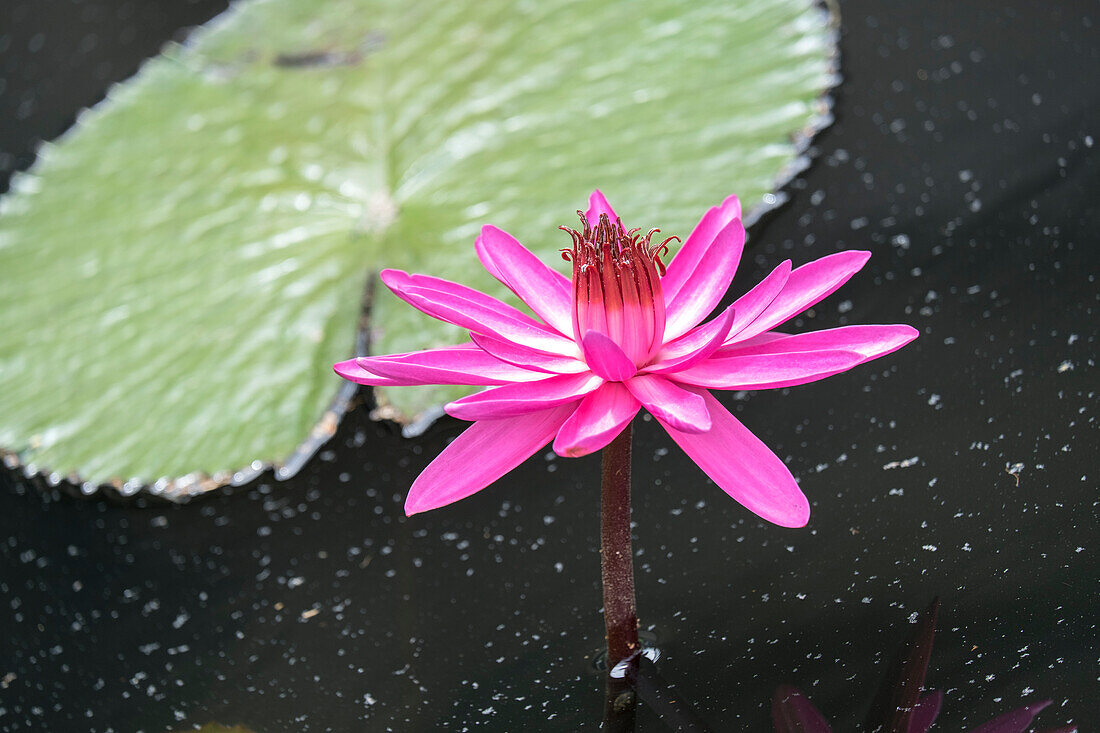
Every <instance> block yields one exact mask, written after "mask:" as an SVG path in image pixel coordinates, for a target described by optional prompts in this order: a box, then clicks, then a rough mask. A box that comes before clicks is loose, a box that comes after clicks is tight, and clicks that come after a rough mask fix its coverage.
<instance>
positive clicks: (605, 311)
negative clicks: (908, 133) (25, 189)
mask: <svg viewBox="0 0 1100 733" xmlns="http://www.w3.org/2000/svg"><path fill="white" fill-rule="evenodd" d="M578 214H580V216H581V228H580V229H579V230H572V229H567V230H566V231H567V232H568V233H569V235H570V236H571V237H572V240H573V241H572V247H571V248H570V249H568V250H565V251H563V255H564V256H565V257H566V259H567V260H569V261H571V263H572V270H573V274H572V278H567V277H565V276H564V275H562V274H561V273H559V272H557V271H556V270H554V269H552V268H551V267H549V266H548V265H547V264H545V263H543V262H542V261H541V260H539V259H538V258H537V257H536V256H535V255H534V254H532V253H531V252H530V251H529V250H528V249H526V248H525V247H524V246H523V245H521V244H520V243H519V242H518V241H517V240H516V239H515V238H513V237H512V236H511V235H509V234H507V233H506V232H504V231H502V230H500V229H498V228H496V227H493V226H486V227H484V228H483V229H482V231H481V236H479V237H478V238H477V242H476V244H475V249H476V251H477V255H478V257H479V258H480V260H481V263H482V264H483V265H484V266H485V268H486V269H487V270H488V271H489V272H490V273H491V274H492V275H493V276H494V277H495V278H496V279H497V280H499V281H500V282H501V283H503V284H504V285H505V286H506V287H508V288H509V289H510V290H511V291H512V292H513V293H515V294H516V295H517V296H518V297H519V298H520V300H522V301H523V302H524V303H526V304H527V306H528V307H529V308H530V309H531V311H532V312H533V313H534V317H532V316H531V315H528V314H527V313H524V312H522V311H520V310H518V309H516V308H513V307H512V306H510V305H507V304H506V303H503V302H501V301H500V300H497V299H496V298H493V297H491V296H489V295H486V294H484V293H481V292H479V291H477V290H473V289H471V288H468V287H466V286H464V285H460V284H458V283H454V282H449V281H447V280H442V279H439V278H436V277H430V276H428V275H416V274H408V273H405V272H402V271H399V270H385V271H383V272H382V273H381V278H382V281H383V282H384V283H385V284H386V285H387V286H388V287H389V288H390V289H391V290H392V291H393V292H394V293H395V294H396V295H397V296H398V297H399V298H401V299H402V300H404V301H405V302H407V303H409V304H410V305H412V306H413V307H414V308H417V309H419V310H421V311H423V312H424V313H426V314H428V315H430V316H432V317H434V318H438V319H440V320H442V321H446V322H447V323H452V324H454V325H457V326H460V327H461V328H464V329H467V330H468V331H469V332H470V339H471V341H470V343H467V344H463V345H460V346H451V347H445V348H439V349H430V350H427V351H418V352H412V353H407V354H392V355H388V356H373V357H362V358H357V359H351V360H348V361H343V362H340V363H338V364H336V365H335V369H336V372H337V373H338V374H340V375H341V376H343V377H345V378H347V379H350V380H352V381H354V382H358V383H360V384H365V385H373V386H387V387H388V386H400V385H422V384H462V385H480V386H485V387H488V389H486V390H484V391H481V392H478V393H476V394H473V395H470V396H468V397H463V398H462V399H459V400H455V401H454V402H451V403H450V404H448V405H446V406H445V408H444V409H445V410H446V412H447V413H448V414H450V415H452V416H454V417H456V418H459V419H461V420H472V421H474V424H473V425H472V426H471V427H470V428H468V429H467V430H466V431H465V432H464V433H462V434H461V435H460V436H459V437H458V438H457V439H455V440H454V441H453V442H452V443H451V444H450V445H449V446H448V447H447V448H446V449H445V450H444V451H443V452H442V453H440V454H439V456H438V457H437V458H436V459H435V460H434V461H432V462H431V463H430V464H429V465H428V467H427V468H425V469H424V471H423V472H422V473H421V474H420V476H419V477H418V478H417V479H416V480H415V482H414V483H413V485H412V487H411V489H410V490H409V495H408V498H407V500H406V502H405V512H406V513H407V514H409V515H412V514H415V513H417V512H422V511H426V510H429V509H434V508H437V507H441V506H444V505H446V504H450V503H452V502H455V501H458V500H459V499H463V498H465V497H467V496H470V495H471V494H473V493H475V492H477V491H480V490H481V489H483V488H485V487H486V486H488V485H489V484H491V483H492V482H493V481H495V480H496V479H498V478H500V477H501V476H503V475H504V474H505V473H507V472H508V471H510V470H512V469H513V468H515V467H516V466H518V465H519V464H520V463H522V462H523V461H524V460H526V459H527V458H528V457H530V456H531V455H533V454H534V453H535V452H537V451H538V450H539V449H541V448H543V447H544V446H545V445H546V444H547V443H550V442H551V441H552V442H553V450H554V452H555V453H557V454H558V455H560V456H583V455H586V454H588V453H592V452H594V451H597V450H600V449H601V448H603V447H604V446H606V445H607V444H608V443H610V442H611V440H613V439H614V438H615V436H617V435H618V434H619V432H620V431H622V430H623V428H624V427H625V426H626V425H628V424H629V423H630V421H631V420H632V419H633V418H634V416H635V415H636V414H637V413H638V411H639V410H640V409H641V408H645V409H646V410H647V411H649V413H650V414H651V415H653V417H654V418H656V420H657V422H658V423H659V424H660V425H661V426H662V427H663V428H664V429H665V430H666V431H668V434H669V435H670V436H671V437H672V439H673V440H674V441H675V442H676V443H677V444H679V446H680V447H681V448H682V449H683V450H684V452H685V453H687V454H688V456H690V457H691V458H692V460H694V461H695V463H697V464H698V465H699V467H700V468H701V469H702V470H703V471H704V472H705V473H706V474H707V475H708V476H710V478H711V479H713V480H714V482H715V483H716V484H717V485H718V486H719V487H720V488H721V489H722V490H723V491H725V492H726V493H727V494H729V495H730V496H731V497H733V498H734V499H735V500H737V501H738V502H740V503H741V504H743V505H744V506H745V507H746V508H748V509H749V510H751V511H752V512H755V513H756V514H758V515H759V516H761V517H763V518H764V519H766V520H768V521H770V522H774V523H775V524H778V525H781V526H785V527H801V526H803V525H805V524H806V522H807V521H808V520H809V513H810V509H809V502H808V501H807V500H806V497H805V496H804V495H803V493H802V491H801V490H800V489H799V487H798V484H797V483H796V482H795V480H794V478H793V477H792V476H791V473H790V471H789V470H787V467H786V466H785V465H784V464H783V461H781V460H780V459H779V458H778V457H777V456H776V455H775V454H774V453H772V451H771V450H769V449H768V448H767V446H765V445H764V443H762V442H761V441H760V440H759V439H758V438H757V437H756V436H755V435H753V434H752V433H751V432H750V431H749V430H748V429H747V428H746V427H745V426H744V425H742V424H741V422H740V421H738V420H737V418H735V417H734V416H733V415H731V414H730V412H729V411H728V410H727V409H726V408H725V407H723V406H722V404H721V403H720V402H719V401H718V400H717V399H715V397H714V396H713V395H712V394H711V390H714V389H718V390H751V389H773V388H777V387H789V386H792V385H797V384H804V383H806V382H812V381H815V380H818V379H823V378H824V377H827V376H830V375H833V374H837V373H839V372H843V371H845V370H848V369H851V368H852V367H854V366H856V365H857V364H861V363H863V362H865V361H868V360H869V359H874V358H876V357H879V356H882V355H884V354H888V353H890V352H892V351H894V350H896V349H899V348H901V347H902V346H904V345H905V344H906V343H908V342H909V341H911V340H912V339H914V338H915V337H916V335H917V332H916V330H914V329H913V328H911V327H910V326H905V325H881V326H879V325H874V326H872V325H860V326H845V327H842V328H834V329H830V330H826V331H815V332H811V333H801V334H795V335H789V334H786V333H780V332H778V331H775V330H773V329H774V328H775V327H776V326H779V325H781V324H782V323H784V322H786V321H788V320H790V319H791V318H793V317H794V316H796V315H798V314H799V313H801V312H803V311H804V310H806V309H807V308H809V307H811V306H813V305H814V304H815V303H817V302H818V301H820V300H821V299H822V298H824V297H826V296H827V295H829V294H830V293H832V292H833V291H834V290H836V289H837V288H839V287H840V286H841V285H843V284H844V283H845V282H846V281H847V280H848V278H850V277H851V276H852V275H853V274H854V273H855V272H857V271H858V270H859V269H860V268H861V267H862V266H863V264H864V263H865V262H866V261H867V258H868V257H870V253H869V252H861V251H847V252H838V253H836V254H832V255H828V256H826V257H823V258H821V259H819V260H816V261H814V262H810V263H809V264H806V265H802V266H801V267H798V268H795V269H792V268H791V263H790V261H786V262H783V263H781V264H780V265H779V266H778V267H777V268H775V270H774V271H773V272H772V273H771V274H770V275H768V276H767V277H765V278H764V279H763V280H762V281H761V282H760V283H759V284H758V285H756V286H755V287H754V288H752V289H751V290H750V291H749V292H747V293H746V294H745V295H743V296H741V297H740V298H738V299H737V300H736V301H735V302H734V303H733V305H732V306H730V307H728V308H726V309H725V310H724V311H722V312H721V313H720V314H719V315H718V316H717V317H715V318H713V319H712V320H709V321H707V322H705V323H702V324H701V325H699V324H700V322H701V321H703V319H704V318H706V317H707V316H708V315H709V314H710V313H711V311H712V310H714V308H715V307H716V306H718V304H719V303H720V302H721V300H722V298H723V296H724V295H725V292H726V289H727V288H728V287H729V284H730V281H731V280H732V278H733V276H734V273H735V271H736V270H737V264H738V262H739V260H740V259H741V253H742V249H743V247H744V243H745V228H744V226H743V225H742V223H741V205H740V203H739V202H738V200H737V198H736V197H735V196H730V197H729V198H727V199H726V200H725V201H723V202H722V204H721V205H719V206H715V207H713V208H711V209H710V210H709V211H707V213H706V214H705V215H704V216H703V218H702V220H701V221H700V222H699V223H698V224H697V225H696V227H695V229H694V230H693V231H692V233H691V235H690V236H689V237H688V238H687V240H686V241H684V243H683V246H682V247H681V248H680V251H679V252H678V253H677V254H676V256H675V257H673V258H672V260H671V261H670V262H669V263H668V267H667V269H666V268H665V266H664V264H663V261H662V256H663V255H664V254H665V252H667V246H666V245H667V242H668V240H665V242H661V243H657V242H655V241H652V237H653V235H654V234H655V233H656V231H657V230H651V231H650V232H649V233H648V234H645V235H642V234H640V230H637V229H626V228H625V227H624V226H623V224H622V222H621V220H620V219H619V217H618V216H616V214H615V212H614V210H613V209H612V208H611V205H610V204H609V203H608V202H607V199H606V198H605V197H604V195H603V194H602V193H600V192H599V191H595V192H593V193H592V195H591V196H590V197H589V205H588V210H587V211H586V212H583V213H582V212H578ZM563 229H564V227H563Z"/></svg>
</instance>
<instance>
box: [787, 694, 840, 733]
mask: <svg viewBox="0 0 1100 733" xmlns="http://www.w3.org/2000/svg"><path fill="white" fill-rule="evenodd" d="M772 726H773V728H774V729H775V733H832V728H830V727H829V723H828V722H826V720H825V718H824V717H823V716H822V715H821V713H819V712H818V711H817V708H815V707H814V706H813V703H811V702H810V699H809V698H808V697H806V696H805V695H804V694H802V691H801V690H799V689H798V688H796V687H792V686H790V685H780V686H779V688H778V689H777V690H776V691H775V694H774V695H773V696H772Z"/></svg>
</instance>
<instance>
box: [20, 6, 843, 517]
mask: <svg viewBox="0 0 1100 733" xmlns="http://www.w3.org/2000/svg"><path fill="white" fill-rule="evenodd" d="M818 8H819V11H820V12H821V13H822V14H823V16H824V22H825V25H826V28H827V31H826V32H827V37H828V41H829V47H830V52H829V55H828V58H827V62H828V69H827V72H826V75H825V78H826V83H825V85H824V87H823V88H822V90H821V92H820V93H819V95H818V97H817V99H816V100H815V102H814V107H815V109H814V114H813V116H812V117H811V118H810V121H809V122H808V123H807V124H806V125H805V126H804V127H803V128H802V129H800V130H798V131H796V132H795V133H793V134H792V136H791V142H792V144H793V145H794V149H795V152H794V157H793V158H792V159H791V160H790V162H789V163H787V164H786V165H785V166H783V168H782V169H781V170H780V171H779V173H778V174H776V177H775V182H774V184H773V186H772V189H773V192H772V193H767V194H765V195H764V198H763V199H762V200H760V201H758V202H756V203H755V204H754V205H753V206H752V208H751V209H750V210H749V212H748V213H747V214H746V215H745V216H744V223H745V227H746V228H750V227H753V226H754V225H755V224H757V222H759V221H760V220H761V219H763V218H764V217H765V215H768V214H772V213H774V212H776V211H778V210H779V209H780V208H781V207H782V206H783V205H784V204H786V203H787V202H788V201H789V200H790V195H789V194H788V193H787V191H786V189H788V188H789V187H790V185H791V183H792V182H793V181H794V180H795V179H796V178H797V177H798V175H799V174H800V173H802V172H803V171H805V170H806V169H807V168H809V166H810V164H811V163H812V162H813V160H814V158H815V157H817V151H815V150H814V149H813V147H812V143H813V141H814V139H815V138H816V137H817V135H819V134H820V133H821V132H823V131H824V130H825V129H827V128H828V127H829V126H830V125H831V124H832V123H833V121H834V120H835V115H834V114H833V108H834V103H835V100H834V98H833V91H834V90H835V89H836V88H837V86H838V85H839V84H840V82H841V79H842V76H841V71H840V68H841V56H840V8H839V6H838V5H837V2H836V0H821V2H820V3H819V4H818ZM226 15H228V13H222V14H220V15H219V16H218V17H216V18H214V19H213V20H212V21H211V23H210V24H207V26H210V25H212V24H216V23H218V22H219V21H221V20H222V19H223V17H224V16H226ZM194 30H196V31H198V30H200V28H196V29H194ZM195 35H196V34H195V33H194V32H192V33H189V34H188V37H187V39H186V40H184V41H183V43H181V44H180V45H186V44H187V43H190V42H193V40H194V37H195ZM109 99H110V93H108V94H107V95H106V97H105V98H104V99H103V100H102V101H101V102H100V104H103V103H105V102H107V101H109ZM66 132H67V131H66ZM65 134H66V133H63V134H62V137H64V135H65ZM16 177H18V174H16V176H14V177H13V180H12V183H13V186H14V183H15V178H16ZM750 241H751V237H750ZM377 282H378V275H377V272H375V271H372V272H371V273H370V274H369V275H368V277H367V282H366V284H365V286H364V289H363V297H362V301H361V307H360V313H359V321H358V323H357V325H356V334H355V349H354V356H367V355H368V354H369V349H370V310H371V303H372V300H373V295H374V287H375V285H376V283H377ZM364 393H367V394H368V400H367V401H369V402H370V403H371V408H370V410H371V411H370V418H371V419H372V420H374V421H375V422H389V423H391V424H393V425H394V426H395V427H397V428H399V429H400V431H401V434H402V436H404V437H405V438H415V437H417V436H419V435H422V434H423V433H424V432H426V431H427V430H428V429H429V428H430V427H431V426H432V425H434V424H435V423H436V421H438V420H439V418H441V417H443V416H444V415H445V413H444V411H443V407H442V406H441V405H440V406H436V407H432V408H429V409H427V410H424V411H422V412H420V413H419V414H417V415H415V416H413V417H412V418H409V417H408V416H406V415H404V414H402V413H401V412H399V411H398V410H396V409H394V408H393V407H391V406H390V405H389V404H388V403H387V401H386V400H385V398H384V397H383V398H382V399H381V400H380V399H379V397H380V396H381V395H380V394H379V393H378V392H377V391H376V390H374V389H373V388H365V387H360V386H359V385H357V384H355V383H352V382H345V383H343V384H342V385H341V386H340V388H339V389H338V390H337V392H336V395H335V396H334V397H333V399H332V401H331V402H330V403H329V406H328V407H327V408H325V411H324V412H323V413H322V414H321V417H320V419H319V420H318V421H317V422H316V423H314V425H313V428H312V429H311V430H310V431H309V434H308V435H307V436H306V438H305V439H304V440H303V441H302V442H301V443H299V444H298V446H297V447H296V448H295V449H294V450H293V451H292V452H291V454H290V455H289V456H288V457H287V458H285V459H284V460H281V461H279V460H267V461H265V460H262V459H255V460H253V461H252V462H251V463H250V464H249V465H248V466H246V467H243V468H239V469H236V470H225V471H217V472H215V473H213V474H207V473H204V472H200V471H195V472H192V473H188V474H185V475H183V476H178V477H174V478H167V477H162V478H159V479H157V480H156V481H153V482H152V483H147V482H146V481H144V480H143V479H140V478H131V479H128V480H123V479H121V478H116V479H112V480H110V481H106V482H102V483H98V484H97V483H93V482H90V481H85V480H84V479H83V478H81V476H80V475H79V473H77V472H73V473H69V474H66V475H61V474H59V473H57V472H56V471H51V470H50V469H49V468H46V467H43V466H38V465H37V464H35V463H33V462H30V463H26V462H24V461H23V460H22V459H21V458H20V456H19V453H18V452H17V451H12V450H9V449H7V448H4V447H2V446H0V464H2V465H3V466H4V468H6V469H7V470H8V471H9V472H11V473H12V474H20V475H21V477H22V479H23V480H25V481H28V482H30V483H31V484H32V485H35V486H37V487H38V488H39V489H41V490H46V491H49V490H61V491H65V492H66V493H69V494H71V495H74V496H81V497H93V496H99V497H101V498H106V499H111V500H115V501H123V502H128V501H132V500H135V499H141V498H147V499H152V500H154V501H163V502H167V503H175V504H179V503H184V502H187V501H189V500H191V499H193V498H195V497H198V496H203V495H205V494H209V493H210V492H212V491H217V490H219V489H226V488H236V487H240V486H244V485H246V484H249V483H252V482H253V481H255V480H257V479H259V478H260V477H261V476H263V475H264V474H265V473H269V472H270V473H271V474H272V478H274V480H276V481H284V480H286V479H289V478H292V477H293V476H295V475H296V474H297V473H298V471H300V470H301V469H302V467H304V466H305V464H306V463H307V462H308V461H309V460H310V459H311V458H312V457H313V456H314V455H315V454H316V453H317V452H318V451H319V450H320V449H321V447H322V446H324V445H325V444H326V443H327V442H328V441H329V440H330V439H331V438H332V437H333V436H334V435H335V434H336V430H337V428H339V426H340V421H341V420H342V419H343V418H344V416H345V415H346V414H347V413H348V412H350V411H351V410H352V409H354V408H355V407H357V406H358V405H359V403H360V402H362V401H363V400H362V396H363V394H364Z"/></svg>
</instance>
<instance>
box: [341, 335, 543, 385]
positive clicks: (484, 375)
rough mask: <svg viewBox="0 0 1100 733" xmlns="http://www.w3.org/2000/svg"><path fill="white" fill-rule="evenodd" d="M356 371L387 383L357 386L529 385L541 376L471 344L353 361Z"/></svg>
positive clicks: (361, 358)
mask: <svg viewBox="0 0 1100 733" xmlns="http://www.w3.org/2000/svg"><path fill="white" fill-rule="evenodd" d="M356 363H357V365H358V367H359V368H360V369H362V370H364V371H366V372H368V373H372V374H376V375H378V376H379V377H382V378H383V379H385V380H387V381H384V382H373V381H372V382H360V384H375V385H376V386H383V385H403V386H409V385H416V384H470V385H482V386H485V385H492V384H509V383H512V382H533V381H535V380H537V379H542V378H543V377H544V376H545V375H543V374H540V373H539V372H535V371H531V370H529V369H524V368H523V367H518V366H515V365H514V364H508V363H506V362H503V361H501V360H500V359H497V358H496V357H495V356H492V355H491V354H487V353H485V352H484V351H482V350H481V349H479V348H477V346H475V345H473V344H469V345H465V346H449V347H446V348H442V349H430V350H428V351H413V352H410V353H408V354H391V355H388V356H364V357H360V358H359V359H357V360H356Z"/></svg>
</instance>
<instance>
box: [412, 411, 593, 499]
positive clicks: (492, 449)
mask: <svg viewBox="0 0 1100 733" xmlns="http://www.w3.org/2000/svg"><path fill="white" fill-rule="evenodd" d="M573 409H574V406H573V405H563V406H560V407H552V408H550V409H548V410H541V411H539V412H532V413H530V414H527V415H522V416H519V417H510V418H505V419H503V420H482V421H480V422H476V423H474V424H473V425H471V426H470V427H469V428H467V429H466V431H465V432H464V433H462V435H460V436H458V437H457V438H456V439H455V440H454V442H453V443H451V444H450V445H449V446H447V447H446V448H445V449H444V450H443V452H442V453H440V454H439V455H438V456H436V459H435V460H434V461H432V462H431V463H430V464H428V467H427V468H425V469H424V471H423V472H422V473H421V474H420V475H419V476H417V478H416V481H414V482H413V485H412V488H410V489H409V496H408V498H407V499H405V514H407V515H409V516H412V515H413V514H416V513H418V512H425V511H428V510H429V509H437V508H439V507H441V506H446V505H447V504H451V503H453V502H456V501H458V500H459V499H465V498H466V497H467V496H469V495H470V494H473V493H476V492H478V491H481V490H482V489H484V488H485V487H486V486H488V485H489V484H491V483H493V482H494V481H496V480H497V479H498V478H500V477H501V476H503V475H504V474H506V473H508V472H509V471H511V470H512V469H513V468H515V467H516V466H518V465H519V464H521V463H523V462H524V461H525V460H527V459H528V458H530V457H531V455H533V454H534V453H535V452H536V451H537V450H539V449H540V448H542V447H543V446H544V445H546V444H547V443H549V442H550V441H551V439H553V437H554V434H555V433H557V432H558V429H559V428H561V426H562V423H564V422H565V421H566V419H568V417H569V416H570V415H571V414H572V413H573Z"/></svg>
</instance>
